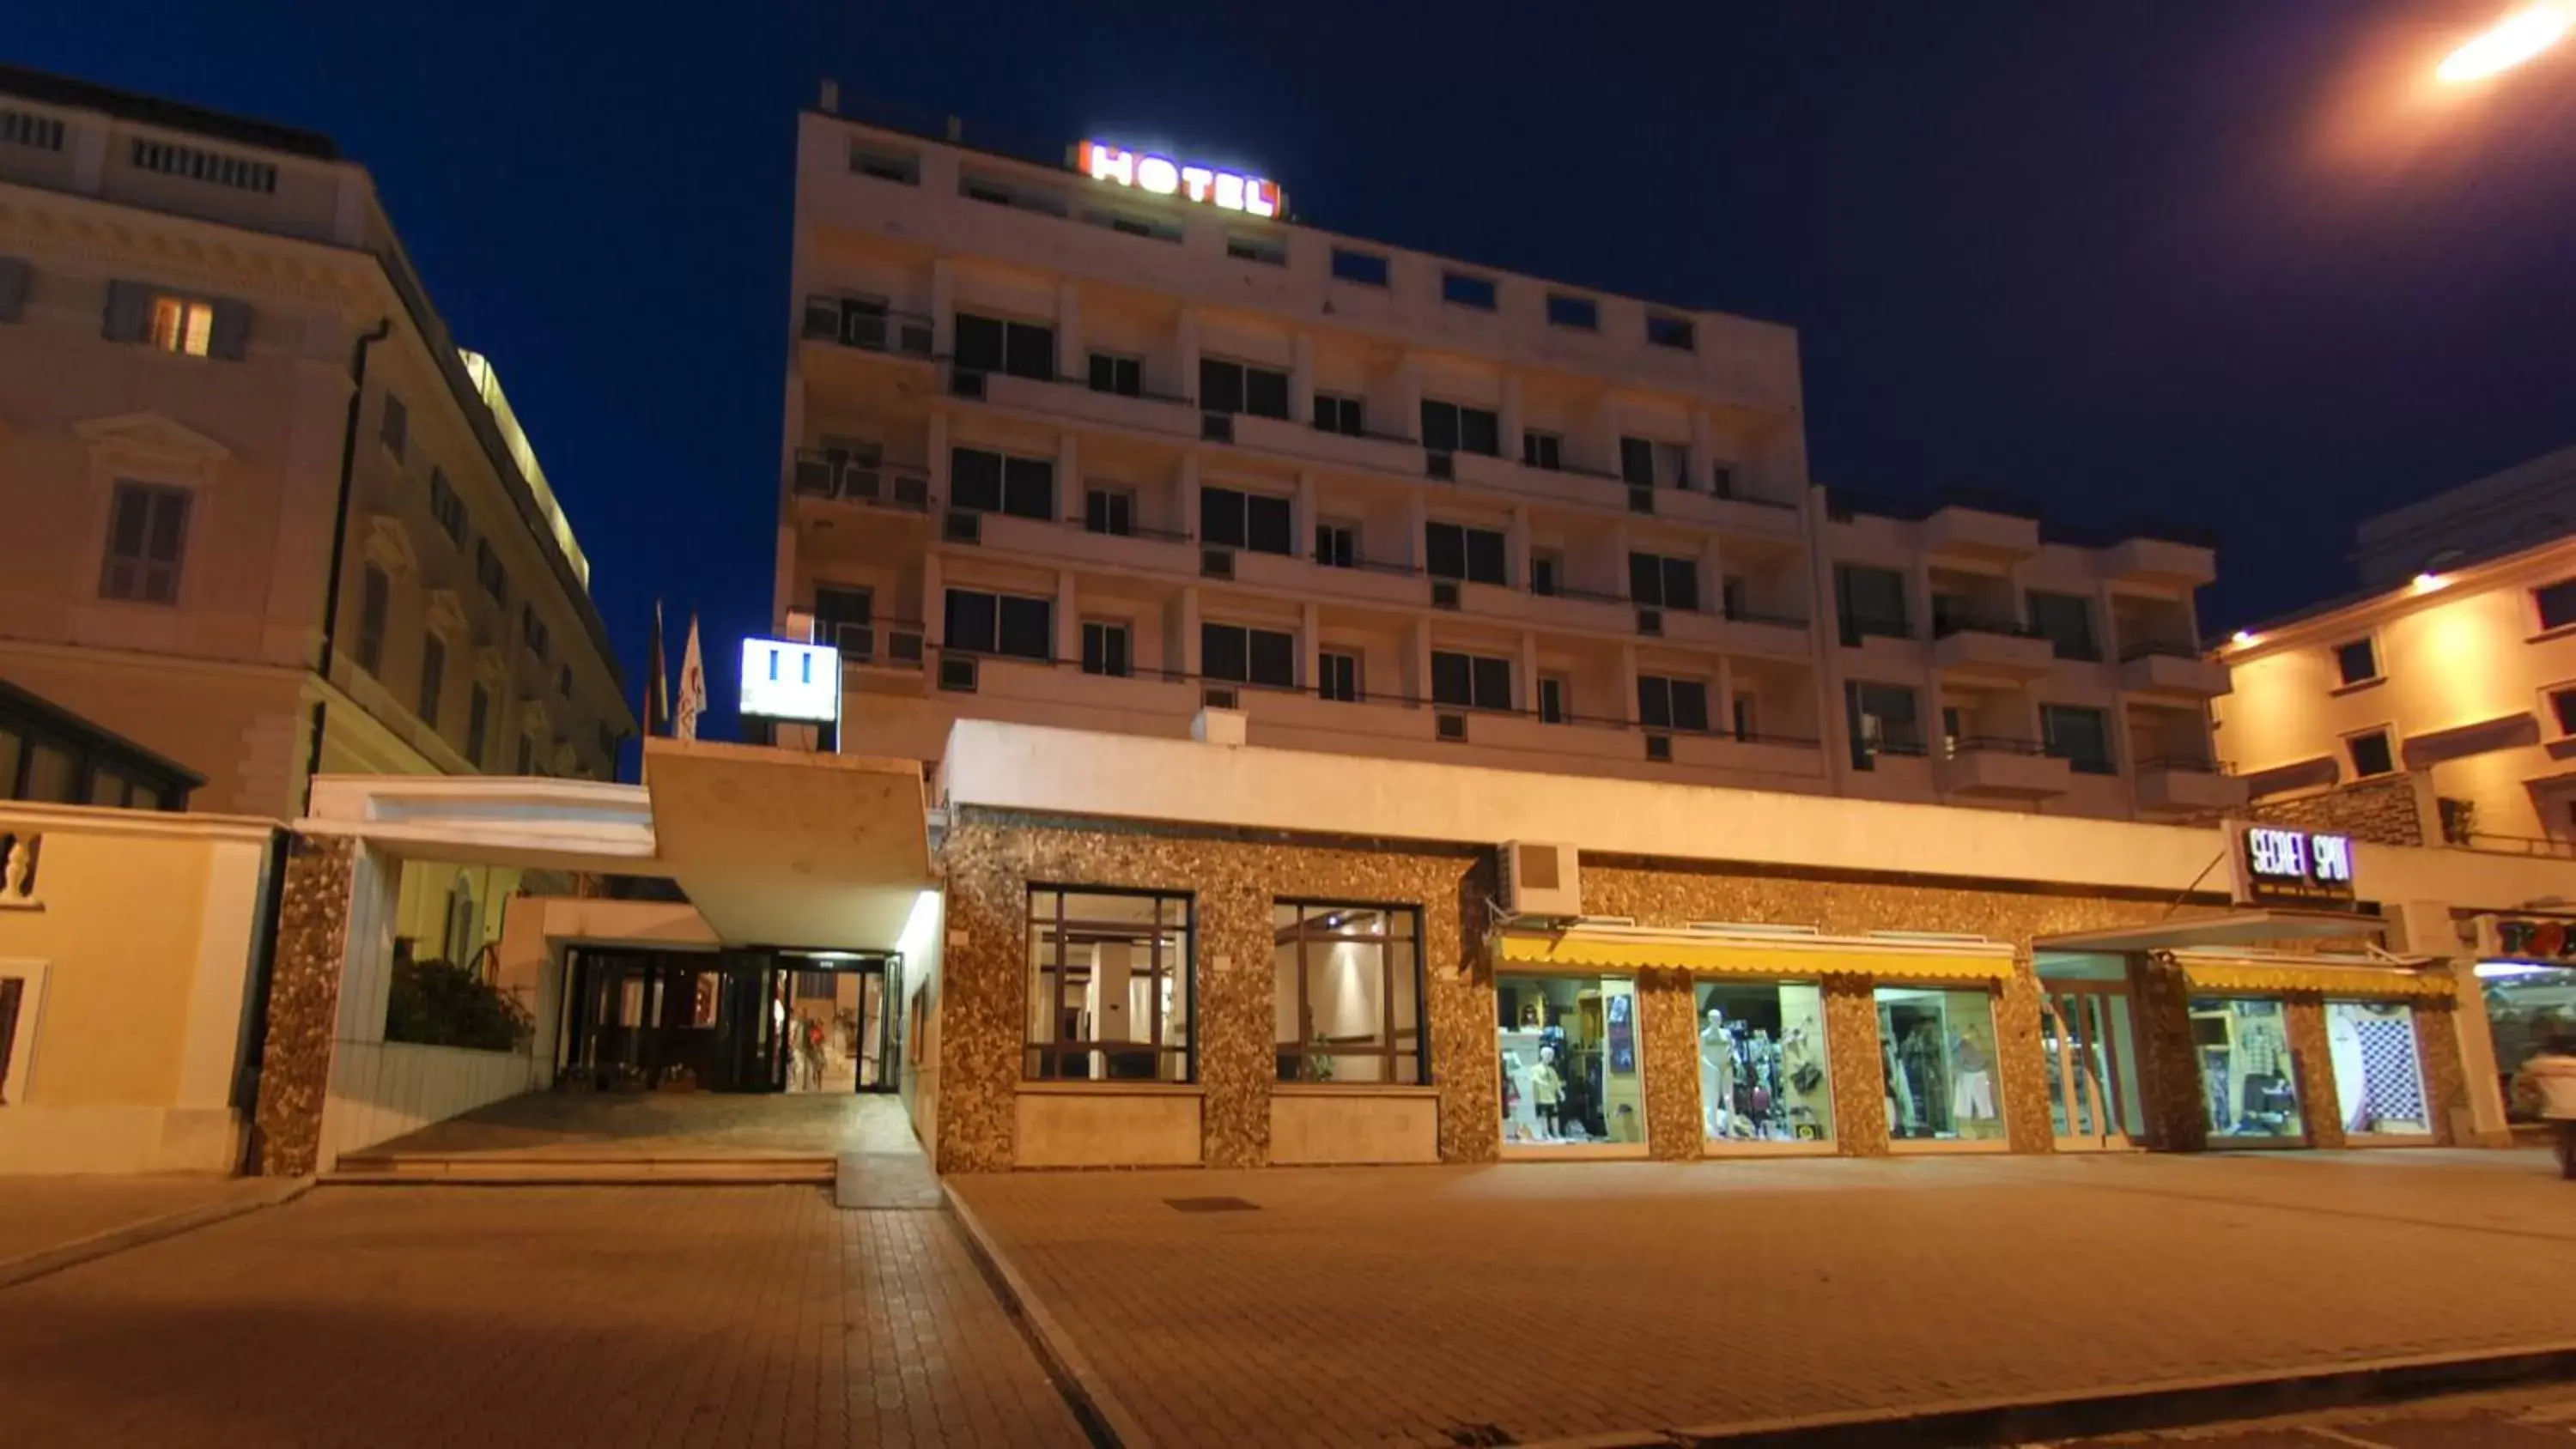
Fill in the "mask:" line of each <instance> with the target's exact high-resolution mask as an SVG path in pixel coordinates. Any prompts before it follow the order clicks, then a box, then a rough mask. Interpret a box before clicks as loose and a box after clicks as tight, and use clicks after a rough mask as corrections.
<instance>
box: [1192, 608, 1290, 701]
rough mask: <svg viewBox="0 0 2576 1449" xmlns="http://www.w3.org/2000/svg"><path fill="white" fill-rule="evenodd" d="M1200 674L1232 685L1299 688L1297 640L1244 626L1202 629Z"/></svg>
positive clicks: (1278, 632) (1229, 625) (1226, 625)
mask: <svg viewBox="0 0 2576 1449" xmlns="http://www.w3.org/2000/svg"><path fill="white" fill-rule="evenodd" d="M1199 673H1200V674H1201V675H1203V676H1205V677H1207V678H1209V679H1216V680H1223V681H1226V682H1227V683H1231V684H1260V685H1267V686H1269V687H1270V688H1273V689H1295V688H1296V687H1297V636H1296V635H1294V634H1289V633H1284V632H1282V631H1280V630H1277V629H1254V628H1250V627H1248V626H1245V625H1242V624H1213V623H1211V624H1201V625H1199Z"/></svg>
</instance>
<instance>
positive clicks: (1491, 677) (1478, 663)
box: [1431, 650, 1512, 710]
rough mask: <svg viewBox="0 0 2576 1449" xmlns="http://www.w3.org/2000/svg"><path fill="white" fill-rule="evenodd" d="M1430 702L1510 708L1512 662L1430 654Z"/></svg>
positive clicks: (1457, 655) (1468, 707) (1484, 707)
mask: <svg viewBox="0 0 2576 1449" xmlns="http://www.w3.org/2000/svg"><path fill="white" fill-rule="evenodd" d="M1431 699H1432V702H1433V703H1434V704H1444V705H1452V706H1455V707H1457V708H1460V709H1490V710H1508V709H1510V708H1511V707H1512V661H1510V660H1509V659H1497V658H1494V657H1492V656H1489V655H1483V654H1453V653H1450V652H1449V651H1447V650H1435V651H1433V653H1432V655H1431Z"/></svg>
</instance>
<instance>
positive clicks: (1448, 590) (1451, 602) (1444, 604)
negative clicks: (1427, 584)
mask: <svg viewBox="0 0 2576 1449" xmlns="http://www.w3.org/2000/svg"><path fill="white" fill-rule="evenodd" d="M1431 607H1433V608H1435V609H1454V608H1456V607H1458V586H1457V585H1456V584H1454V583H1451V582H1450V581H1449V580H1447V579H1434V580H1433V581H1432V583H1431Z"/></svg>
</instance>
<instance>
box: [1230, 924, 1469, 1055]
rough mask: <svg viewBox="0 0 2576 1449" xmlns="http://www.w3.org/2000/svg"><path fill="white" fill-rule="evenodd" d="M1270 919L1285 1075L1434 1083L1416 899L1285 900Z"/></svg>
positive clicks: (1274, 1003) (1276, 1023) (1275, 1014)
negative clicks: (1379, 902)
mask: <svg viewBox="0 0 2576 1449" xmlns="http://www.w3.org/2000/svg"><path fill="white" fill-rule="evenodd" d="M1270 917H1271V919H1270V938H1271V942H1272V945H1271V1015H1272V1024H1273V1033H1272V1034H1273V1038H1274V1041H1275V1043H1276V1048H1277V1050H1276V1055H1277V1057H1278V1064H1279V1080H1280V1081H1283V1082H1340V1083H1344V1084H1350V1083H1371V1084H1383V1083H1393V1084H1396V1085H1400V1086H1419V1085H1421V1084H1422V1083H1424V1082H1427V1081H1429V1080H1430V1072H1429V1069H1428V1067H1427V1065H1426V1063H1425V1061H1424V1056H1423V1031H1422V913H1421V912H1420V911H1419V910H1416V909H1414V908H1412V907H1410V906H1373V905H1352V904H1336V903H1331V902H1318V901H1280V902H1278V903H1276V904H1275V905H1273V906H1272V907H1271V911H1270Z"/></svg>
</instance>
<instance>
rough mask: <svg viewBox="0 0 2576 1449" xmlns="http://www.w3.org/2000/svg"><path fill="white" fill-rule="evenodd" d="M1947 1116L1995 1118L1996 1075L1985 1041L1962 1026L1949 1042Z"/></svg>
mask: <svg viewBox="0 0 2576 1449" xmlns="http://www.w3.org/2000/svg"><path fill="white" fill-rule="evenodd" d="M1950 1066H1951V1069H1952V1073H1953V1075H1952V1078H1951V1086H1950V1117H1951V1120H1952V1122H1953V1123H1954V1124H1956V1123H1960V1122H1991V1121H1993V1120H1995V1079H1994V1075H1993V1069H1992V1066H1991V1064H1990V1062H1989V1061H1988V1059H1987V1056H1986V1047H1985V1043H1984V1042H1983V1041H1981V1040H1980V1039H1979V1038H1978V1035H1977V1034H1976V1033H1974V1032H1972V1031H1970V1030H1968V1029H1966V1028H1962V1029H1961V1030H1960V1032H1959V1034H1958V1036H1957V1037H1955V1038H1954V1039H1953V1040H1952V1041H1951V1044H1950Z"/></svg>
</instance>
